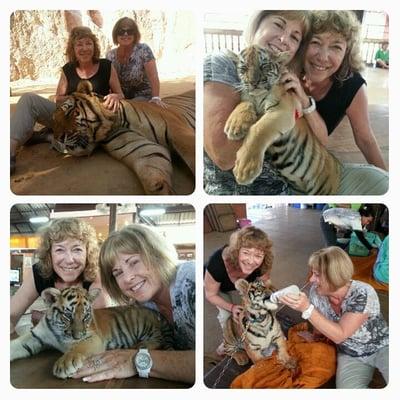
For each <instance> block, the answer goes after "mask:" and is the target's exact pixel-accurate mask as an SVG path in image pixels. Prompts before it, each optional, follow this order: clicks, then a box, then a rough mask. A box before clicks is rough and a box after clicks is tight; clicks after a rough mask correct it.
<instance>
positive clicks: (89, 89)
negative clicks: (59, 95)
mask: <svg viewBox="0 0 400 400" xmlns="http://www.w3.org/2000/svg"><path fill="white" fill-rule="evenodd" d="M76 91H77V92H79V93H84V94H89V95H91V94H93V86H92V83H91V82H90V81H88V80H87V79H82V80H81V81H79V83H78V86H77V88H76Z"/></svg>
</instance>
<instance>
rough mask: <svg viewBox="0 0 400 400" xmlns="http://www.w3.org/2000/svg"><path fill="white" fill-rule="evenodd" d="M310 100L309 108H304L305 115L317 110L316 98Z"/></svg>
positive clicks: (310, 97)
mask: <svg viewBox="0 0 400 400" xmlns="http://www.w3.org/2000/svg"><path fill="white" fill-rule="evenodd" d="M308 98H309V99H310V105H309V106H308V107H307V108H303V110H302V111H303V114H311V113H312V112H313V111H315V109H316V105H315V100H314V97H312V96H308Z"/></svg>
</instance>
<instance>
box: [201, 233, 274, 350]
mask: <svg viewBox="0 0 400 400" xmlns="http://www.w3.org/2000/svg"><path fill="white" fill-rule="evenodd" d="M272 262H273V254H272V242H271V241H270V240H269V238H268V235H267V234H266V233H265V232H264V231H262V230H261V229H258V228H256V227H255V226H246V227H244V228H242V229H240V230H238V231H236V232H234V233H233V234H232V235H231V237H230V240H229V245H225V246H223V247H222V248H220V249H218V250H216V251H215V252H214V254H212V255H211V257H210V258H209V260H208V262H207V263H206V266H205V269H206V271H205V276H204V289H205V297H206V299H207V300H208V301H209V302H210V303H211V304H214V305H215V306H216V307H217V309H218V316H217V318H218V321H219V323H220V325H221V328H222V330H223V329H224V326H225V323H226V321H227V319H228V318H229V317H230V316H231V315H232V317H233V318H234V319H235V320H237V319H238V318H239V315H240V313H241V311H242V307H241V306H239V305H237V304H235V301H234V299H233V294H234V291H235V290H236V289H235V282H236V281H237V280H238V279H240V278H243V279H246V280H247V281H248V282H253V281H254V280H255V279H261V280H262V281H264V282H265V283H267V284H269V283H270V280H269V278H270V273H271V269H272ZM223 352H224V348H223V343H222V344H221V345H220V346H219V347H218V349H217V353H218V354H219V355H222V354H223Z"/></svg>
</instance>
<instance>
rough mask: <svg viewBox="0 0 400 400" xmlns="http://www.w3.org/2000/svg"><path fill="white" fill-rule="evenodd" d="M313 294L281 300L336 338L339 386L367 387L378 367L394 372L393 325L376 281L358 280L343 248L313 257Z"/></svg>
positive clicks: (319, 253) (322, 332) (386, 379)
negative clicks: (374, 285)
mask: <svg viewBox="0 0 400 400" xmlns="http://www.w3.org/2000/svg"><path fill="white" fill-rule="evenodd" d="M309 266H310V269H311V273H312V275H311V278H310V282H311V284H312V285H311V289H310V294H309V298H308V297H307V295H306V294H305V293H301V294H300V296H292V295H286V296H282V297H281V298H280V301H281V302H282V303H284V304H286V305H287V306H289V307H291V308H292V309H294V310H297V311H300V312H302V317H303V318H304V319H308V320H309V321H310V323H311V324H312V325H313V327H314V328H315V330H316V331H317V334H322V335H324V336H326V337H327V338H328V339H330V340H332V341H333V342H334V343H336V346H337V371H336V387H338V388H366V387H368V384H369V383H370V381H371V379H372V375H373V372H374V369H375V368H378V369H379V371H380V372H381V374H382V376H383V377H384V379H385V381H386V383H387V382H388V376H389V329H388V326H387V323H386V321H385V320H384V319H383V316H382V314H381V312H380V304H379V299H378V296H377V294H376V292H375V290H374V289H373V288H372V286H370V285H368V284H366V283H364V282H360V281H355V280H352V279H351V277H352V275H353V264H352V261H351V259H350V257H349V256H348V255H347V253H346V252H345V251H344V250H342V249H341V248H339V247H335V246H332V247H327V248H324V249H321V250H318V251H316V252H315V253H313V254H312V255H311V257H310V259H309Z"/></svg>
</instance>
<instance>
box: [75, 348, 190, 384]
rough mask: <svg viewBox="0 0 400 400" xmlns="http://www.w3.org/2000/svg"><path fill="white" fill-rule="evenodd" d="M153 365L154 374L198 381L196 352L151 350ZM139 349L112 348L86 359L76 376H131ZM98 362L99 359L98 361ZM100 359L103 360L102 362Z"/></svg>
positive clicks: (88, 378)
mask: <svg viewBox="0 0 400 400" xmlns="http://www.w3.org/2000/svg"><path fill="white" fill-rule="evenodd" d="M149 352H150V355H151V358H152V360H153V366H152V368H151V370H150V376H151V377H154V378H161V379H166V380H171V381H178V382H186V383H194V379H195V352H194V351H192V350H188V351H165V350H150V351H149ZM136 353H137V350H133V349H129V350H110V351H106V352H104V353H102V354H97V355H95V356H93V357H90V358H88V359H87V360H86V362H85V365H84V366H83V367H82V368H81V369H80V370H79V372H78V373H77V374H75V375H74V378H83V380H84V381H85V382H96V381H102V380H105V379H112V378H128V377H130V376H135V375H136V374H137V371H136V368H135V367H134V359H135V356H136ZM96 360H98V361H97V363H95V361H96ZM99 361H100V364H99Z"/></svg>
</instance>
